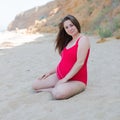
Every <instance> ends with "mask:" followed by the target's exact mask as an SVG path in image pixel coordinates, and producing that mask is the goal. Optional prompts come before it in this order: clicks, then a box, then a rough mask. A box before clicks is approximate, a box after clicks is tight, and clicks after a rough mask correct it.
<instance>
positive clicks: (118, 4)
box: [8, 0, 120, 34]
mask: <svg viewBox="0 0 120 120" xmlns="http://www.w3.org/2000/svg"><path fill="white" fill-rule="evenodd" d="M67 14H72V15H74V16H76V17H77V18H78V20H79V21H80V24H81V26H82V32H87V33H96V32H97V31H98V29H100V28H102V29H108V30H110V31H111V32H112V33H113V34H119V33H120V0H84V1H83V0H74V1H71V0H55V1H52V2H50V3H48V4H46V5H44V6H40V7H35V8H32V9H30V10H28V11H25V12H23V13H20V14H19V15H17V16H16V17H15V19H14V20H13V21H12V22H11V23H10V25H9V26H8V30H10V31H11V30H15V29H25V28H26V29H27V32H28V33H36V32H56V31H57V25H58V23H59V22H60V20H61V18H63V17H64V16H65V15H67Z"/></svg>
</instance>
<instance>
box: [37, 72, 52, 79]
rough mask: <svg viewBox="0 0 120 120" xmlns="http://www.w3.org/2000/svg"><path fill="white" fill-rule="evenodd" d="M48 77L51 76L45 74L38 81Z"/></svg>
mask: <svg viewBox="0 0 120 120" xmlns="http://www.w3.org/2000/svg"><path fill="white" fill-rule="evenodd" d="M50 75H51V74H50V73H45V74H43V75H42V76H41V77H39V78H38V80H42V79H46V78H47V77H48V76H50Z"/></svg>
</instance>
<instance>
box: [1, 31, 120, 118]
mask: <svg viewBox="0 0 120 120" xmlns="http://www.w3.org/2000/svg"><path fill="white" fill-rule="evenodd" d="M6 34H8V33H6ZM6 34H5V35H6ZM2 35H3V34H1V35H0V38H2V39H3V38H4V37H3V36H2ZM9 35H11V33H9ZM9 35H8V36H9ZM8 36H6V37H5V38H4V40H3V41H2V40H1V42H0V120H120V50H119V49H120V40H116V39H114V38H112V39H110V40H108V41H106V42H104V43H99V44H98V43H96V42H97V40H98V39H99V37H97V36H89V39H90V42H91V53H90V58H89V61H88V73H89V80H88V86H87V89H86V91H84V92H82V93H81V94H78V95H76V96H74V97H72V98H70V99H67V100H53V99H52V97H51V95H50V93H47V92H40V93H35V92H34V91H33V90H32V87H31V86H32V83H33V81H34V80H35V79H36V78H37V77H38V76H40V75H42V74H43V73H44V72H46V71H49V69H51V68H52V67H55V66H56V64H57V62H58V61H59V55H58V53H57V52H55V50H54V39H55V36H56V35H55V34H41V35H34V36H33V35H29V36H28V35H21V34H16V33H14V35H13V33H12V35H11V36H10V37H9V38H8ZM11 40H12V42H11ZM24 40H26V41H25V42H24ZM21 41H22V42H21ZM5 42H6V43H7V45H6V44H5ZM3 43H4V44H3ZM18 43H19V44H18Z"/></svg>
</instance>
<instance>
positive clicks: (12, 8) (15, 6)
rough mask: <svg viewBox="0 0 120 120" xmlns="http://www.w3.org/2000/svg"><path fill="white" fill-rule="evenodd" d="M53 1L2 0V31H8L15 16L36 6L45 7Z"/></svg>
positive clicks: (0, 27)
mask: <svg viewBox="0 0 120 120" xmlns="http://www.w3.org/2000/svg"><path fill="white" fill-rule="evenodd" d="M50 1H53V0H1V1H0V30H6V28H7V26H8V25H9V23H10V22H11V21H13V20H14V18H15V16H16V15H17V14H19V13H21V12H23V11H26V10H29V9H31V8H33V7H36V6H41V5H44V4H46V3H48V2H50Z"/></svg>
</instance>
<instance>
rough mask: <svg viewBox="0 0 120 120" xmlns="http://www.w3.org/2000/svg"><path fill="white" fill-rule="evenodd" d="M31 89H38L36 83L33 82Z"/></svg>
mask: <svg viewBox="0 0 120 120" xmlns="http://www.w3.org/2000/svg"><path fill="white" fill-rule="evenodd" d="M32 88H33V90H38V89H39V86H38V83H37V82H36V81H35V82H33V84H32Z"/></svg>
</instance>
